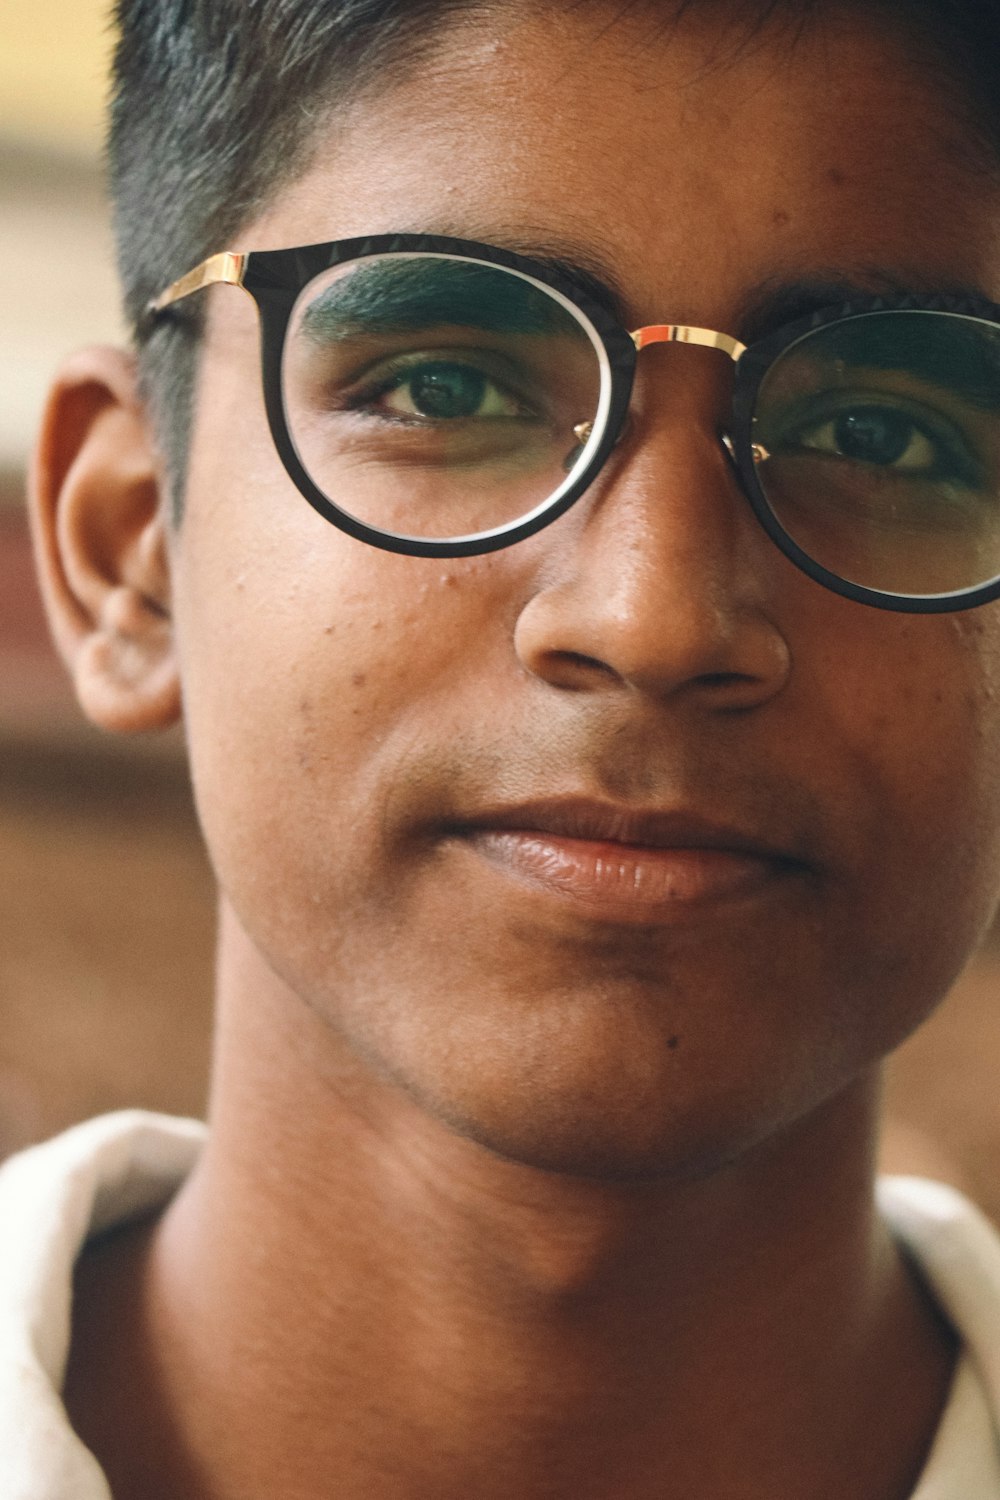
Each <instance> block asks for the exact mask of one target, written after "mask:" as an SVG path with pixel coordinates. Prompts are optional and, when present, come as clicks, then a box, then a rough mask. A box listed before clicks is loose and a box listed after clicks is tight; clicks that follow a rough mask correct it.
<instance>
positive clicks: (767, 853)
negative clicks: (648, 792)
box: [451, 799, 809, 923]
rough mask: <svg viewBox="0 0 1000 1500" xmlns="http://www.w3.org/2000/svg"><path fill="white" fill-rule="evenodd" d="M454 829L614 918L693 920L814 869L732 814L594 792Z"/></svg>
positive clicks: (532, 882)
mask: <svg viewBox="0 0 1000 1500" xmlns="http://www.w3.org/2000/svg"><path fill="white" fill-rule="evenodd" d="M451 833H452V836H453V837H455V838H457V839H458V840H460V841H461V842H463V843H464V844H465V845H466V846H467V847H468V848H469V849H470V850H471V851H472V852H473V853H474V854H476V855H477V856H478V857H479V858H480V859H482V860H484V861H485V862H486V863H487V864H488V865H489V866H490V867H491V868H492V869H493V870H494V871H496V872H498V873H499V874H501V875H502V876H505V877H507V878H508V879H510V880H513V881H514V882H516V883H518V884H520V885H522V886H528V887H532V888H534V891H535V892H536V893H537V894H538V895H539V896H542V895H546V896H549V897H551V898H555V899H556V900H558V901H562V902H563V903H572V904H575V905H577V906H578V907H579V908H581V910H583V911H584V912H586V913H587V914H588V915H590V916H592V917H594V918H604V919H607V920H611V921H625V922H629V921H635V922H645V923H649V922H655V921H669V920H671V919H676V918H686V917H689V916H691V915H693V914H696V913H698V912H699V911H702V910H703V909H705V908H708V907H712V906H715V905H718V904H720V903H727V904H728V903H731V902H733V901H737V900H740V899H744V898H747V897H751V896H754V895H759V894H760V893H762V892H764V891H766V890H769V889H771V888H773V887H775V886H776V885H777V884H780V883H785V882H787V881H788V880H789V879H790V878H793V877H795V876H801V875H803V874H804V873H806V872H807V871H808V869H809V866H808V865H807V864H806V862H805V861H804V860H803V859H802V858H801V857H799V856H798V855H797V854H796V853H794V852H793V851H792V850H791V849H790V848H785V847H781V846H778V845H775V844H774V843H773V842H772V841H771V840H770V839H769V838H767V837H762V836H760V835H759V834H758V833H756V832H754V831H752V830H747V829H744V828H741V827H740V826H738V825H736V824H730V823H728V822H726V821H724V820H723V821H719V820H716V819H713V818H709V817H705V816H702V815H700V814H697V813H694V812H691V811H683V810H677V811H663V810H658V811H651V810H650V811H643V810H636V809H631V808H627V807H622V806H616V805H615V804H612V803H605V802H598V801H590V800H578V799H567V800H555V801H549V802H533V803H524V804H521V805H518V806H511V807H505V808H502V809H499V810H496V811H491V812H488V813H485V814H483V815H479V816H476V817H475V818H474V819H472V820H470V821H469V822H468V823H464V824H461V825H458V826H456V827H453V828H452V830H451Z"/></svg>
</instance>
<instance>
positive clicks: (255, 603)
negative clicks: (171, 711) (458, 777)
mask: <svg viewBox="0 0 1000 1500" xmlns="http://www.w3.org/2000/svg"><path fill="white" fill-rule="evenodd" d="M246 451H247V452H248V453H249V454H250V455H251V457H252V467H251V468H250V469H249V471H248V472H246V473H244V477H243V481H242V485H241V484H240V483H239V482H238V481H237V480H236V478H235V477H234V476H233V475H231V474H226V473H225V472H223V468H222V465H221V464H220V463H219V462H218V461H217V460H216V459H215V457H214V455H213V454H212V453H210V452H206V451H205V450H200V451H199V450H198V449H195V451H194V453H193V461H192V469H191V483H190V486H189V492H190V500H189V508H188V512H187V515H186V517H185V521H184V527H183V531H182V534H181V538H180V546H179V549H178V558H177V577H178V587H177V592H176V601H175V607H176V616H177V629H178V636H179V642H180V650H181V655H182V669H183V679H184V702H185V720H186V726H187V733H188V739H189V746H190V755H191V765H192V776H193V780H194V785H195V791H196V795H197V799H198V805H199V810H200V813H201V818H202V822H203V826H204V829H205V834H206V839H207V841H208V845H209V848H210V851H211V854H212V858H213V862H214V864H215V868H216V873H217V875H218V878H219V880H220V883H221V885H222V887H223V889H224V890H225V891H226V893H227V894H228V896H229V897H230V899H231V901H232V903H233V905H234V907H235V908H236V910H237V912H238V913H239V914H240V916H241V918H242V919H243V920H244V924H245V925H246V926H247V927H248V928H249V929H250V930H251V932H252V934H253V936H254V937H255V938H256V939H257V940H258V942H259V943H260V945H261V946H262V947H263V948H264V949H265V951H268V952H271V953H275V952H276V951H278V950H279V949H280V950H282V951H283V953H284V954H285V960H283V966H285V963H286V961H287V963H288V964H290V965H291V966H292V967H300V966H301V967H302V968H306V969H309V970H312V971H313V972H315V971H316V970H317V966H325V965H326V964H328V963H329V961H330V957H331V954H330V952H329V951H324V945H325V944H326V945H328V944H330V943H332V942H333V941H334V935H333V933H332V931H331V928H332V923H329V922H326V923H324V922H323V921H322V920H320V921H317V908H322V909H324V910H326V911H333V910H336V911H338V912H343V911H346V910H349V909H351V908H352V906H353V907H354V908H355V909H357V910H359V911H360V907H361V904H362V903H363V902H364V901H365V900H369V901H373V903H374V905H375V906H377V907H380V908H382V909H384V907H385V904H386V902H387V901H388V900H391V899H392V889H391V887H392V882H391V881H389V880H387V879H386V871H385V861H386V851H385V846H386V837H387V836H386V832H385V825H386V822H387V820H388V812H387V809H388V808H389V806H390V804H391V801H392V799H393V797H394V796H395V795H397V783H398V780H399V776H400V768H401V767H406V766H408V765H409V764H410V763H411V762H412V760H413V759H414V756H413V753H412V747H413V746H414V745H418V746H419V745H427V746H432V745H434V744H437V745H438V746H442V747H447V745H448V743H449V741H450V740H451V739H452V738H454V737H458V736H459V735H460V733H461V723H460V718H461V717H462V716H464V717H465V718H468V717H469V715H470V713H474V711H475V707H474V705H471V706H470V699H471V698H472V697H473V696H474V695H475V692H476V683H477V682H478V683H480V684H482V683H483V682H484V681H485V682H487V683H489V682H496V681H497V680H498V679H500V678H502V677H503V675H504V674H505V673H509V672H510V671H511V663H512V656H511V653H510V633H511V632H510V629H509V628H508V624H509V622H507V623H505V620H506V614H507V613H509V609H510V605H509V603H507V604H505V602H504V599H505V598H508V599H509V596H510V592H511V591H510V584H509V579H506V577H505V575H504V572H503V570H504V568H505V567H506V568H507V569H508V571H509V567H510V564H509V562H507V563H505V562H504V560H502V559H460V560H457V561H456V562H454V563H452V562H449V561H447V560H427V559H416V558H408V557H397V556H394V555H391V554H387V553H380V552H378V551H376V550H374V549H372V548H369V547H366V546H364V545H363V544H361V543H357V542H355V541H354V540H352V539H351V538H348V537H345V536H343V535H342V534H340V533H339V532H338V531H337V530H336V529H335V528H334V527H332V526H330V525H329V524H328V523H327V522H325V521H324V520H323V519H322V518H320V517H319V516H317V515H316V514H315V513H314V512H313V511H312V510H311V508H310V507H309V505H308V504H307V502H306V501H305V500H304V499H303V498H302V497H300V496H299V495H298V494H297V492H296V491H295V490H294V488H293V487H292V486H291V484H290V482H289V481H288V480H287V478H286V477H285V476H284V472H283V471H281V472H280V473H278V474H275V472H274V465H273V461H272V459H271V457H270V455H269V454H263V453H260V452H259V451H258V449H257V448H256V447H254V446H253V445H252V444H251V443H249V442H248V445H247V450H246ZM244 496H245V497H246V499H245V500H244ZM236 517H238V518H239V524H238V526H237V525H235V523H234V518H236ZM505 630H506V634H505ZM470 641H475V643H476V650H475V652H474V653H473V652H470V650H469V645H468V643H469V642H470ZM505 643H506V644H505ZM479 691H480V692H481V691H482V688H481V687H480V689H479ZM480 706H481V705H480Z"/></svg>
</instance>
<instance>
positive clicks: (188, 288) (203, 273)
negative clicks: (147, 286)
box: [146, 250, 246, 313]
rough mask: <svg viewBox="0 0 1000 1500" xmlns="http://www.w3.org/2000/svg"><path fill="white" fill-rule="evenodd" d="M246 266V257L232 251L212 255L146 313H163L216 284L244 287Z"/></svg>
mask: <svg viewBox="0 0 1000 1500" xmlns="http://www.w3.org/2000/svg"><path fill="white" fill-rule="evenodd" d="M245 264H246V256H245V255H237V254H235V253H234V252H233V251H232V250H223V251H222V252H221V253H220V254H219V255H210V256H209V258H208V260H203V261H202V263H201V265H200V266H195V268H194V270H193V271H189V272H188V273H187V275H186V276H182V277H181V279H180V280H179V281H175V282H173V283H172V285H170V286H168V287H167V289H166V291H165V292H161V293H160V295H159V296H158V297H157V298H155V299H154V301H152V302H150V304H149V306H148V307H147V309H146V311H147V312H148V313H158V312H162V311H163V309H164V308H165V307H170V305H171V304H172V303H174V302H179V301H180V300H181V298H182V297H190V295H191V293H192V292H200V291H201V289H202V287H203V286H214V285H215V283H216V282H224V283H225V284H226V285H227V286H242V285H243V268H244V265H245Z"/></svg>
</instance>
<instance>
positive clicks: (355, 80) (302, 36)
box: [108, 0, 1000, 514]
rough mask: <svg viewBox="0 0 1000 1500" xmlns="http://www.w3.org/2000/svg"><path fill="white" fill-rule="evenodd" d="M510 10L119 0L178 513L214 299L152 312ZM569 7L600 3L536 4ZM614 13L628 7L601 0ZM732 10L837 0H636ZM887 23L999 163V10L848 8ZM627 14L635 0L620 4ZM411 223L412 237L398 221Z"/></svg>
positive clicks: (140, 231)
mask: <svg viewBox="0 0 1000 1500" xmlns="http://www.w3.org/2000/svg"><path fill="white" fill-rule="evenodd" d="M505 3H506V0H116V6H115V18H116V21H117V26H118V34H119V41H118V46H117V49H116V52H115V67H114V94H113V102H112V109H111V130H110V136H109V146H108V162H109V170H110V181H111V193H112V201H113V204H114V212H115V231H116V238H117V244H118V260H119V270H120V274H121V280H122V285H123V288H124V296H125V309H126V314H127V316H128V318H129V321H130V323H131V325H132V327H133V329H134V330H135V331H136V338H137V342H138V345H139V355H140V372H141V383H142V390H143V394H144V396H145V398H146V400H147V402H148V404H149V406H150V409H151V413H152V417H153V421H154V425H155V428H156V431H157V435H158V439H159V443H160V447H161V450H162V452H163V456H164V460H165V463H166V468H167V475H168V481H169V484H170V488H171V490H172V493H173V498H174V509H175V513H176V514H179V509H180V503H181V494H182V489H183V478H184V472H185V469H186V463H187V445H188V433H189V424H190V413H191V405H192V399H193V391H194V387H195V379H196V372H197V354H198V336H199V332H200V327H201V317H200V312H201V309H200V308H199V303H200V302H201V299H200V298H197V297H195V298H192V299H191V300H190V302H188V303H185V304H183V307H182V310H181V312H180V315H179V316H177V317H171V318H170V319H165V320H163V321H162V322H161V323H159V324H155V325H152V327H149V328H146V327H144V325H145V323H146V320H145V319H144V316H143V313H144V309H145V307H146V304H147V302H148V301H149V299H150V298H152V297H154V296H155V295H157V293H159V292H160V291H162V289H163V288H164V287H165V286H166V285H167V284H169V283H170V282H171V281H173V280H175V279H176V278H177V277H178V276H180V275H182V274H183V273H184V272H186V271H188V270H189V269H190V268H191V267H192V266H194V265H196V264H197V263H198V262H200V261H201V260H204V259H205V258H206V257H207V256H209V255H211V254H213V253H214V252H215V251H217V250H223V249H232V248H234V246H233V245H232V244H231V243H230V241H231V239H232V237H233V236H234V235H235V234H236V233H237V232H238V231H239V230H240V228H241V227H242V226H243V225H244V224H245V223H246V222H247V221H248V220H249V219H250V218H251V217H252V216H253V215H254V214H255V213H256V212H258V211H260V209H262V208H263V206H264V205H265V204H266V202H267V199H268V197H269V196H271V195H272V194H273V193H274V191H275V189H276V188H277V187H278V186H279V185H280V184H282V183H284V182H287V181H289V180H291V179H292V178H293V177H294V176H295V175H296V174H297V173H298V171H300V170H302V169H303V168H304V166H305V165H306V162H307V159H308V151H309V147H310V145H311V144H312V142H313V140H314V139H315V137H316V134H317V131H318V129H319V127H320V125H321V124H322V123H323V122H324V121H325V120H326V119H327V118H328V116H329V113H330V110H331V101H332V102H333V107H334V108H338V109H339V108H347V107H349V105H350V103H351V101H352V100H354V99H356V98H357V97H358V96H359V94H361V93H363V92H364V91H366V90H367V89H370V88H372V87H377V86H378V85H380V84H384V83H385V82H387V81H389V80H391V79H392V78H393V76H394V73H398V72H399V70H400V68H401V67H403V66H405V67H406V68H408V69H409V68H412V67H413V66H414V65H415V64H416V63H418V62H419V59H420V56H421V53H422V52H426V51H427V50H428V49H429V48H430V47H431V46H433V44H434V42H435V40H436V39H437V37H438V36H439V34H440V32H441V31H442V30H443V29H444V27H445V26H446V25H447V23H448V22H449V21H450V20H453V19H455V18H456V17H457V16H458V15H460V14H462V13H467V12H471V11H484V12H488V11H490V10H497V9H500V8H503V6H504V4H505ZM534 3H537V4H538V5H540V6H545V5H556V4H562V5H563V6H564V7H565V8H567V9H572V8H574V7H575V6H579V5H580V4H581V3H582V4H588V3H592V0H534ZM596 3H604V4H606V5H608V6H610V7H612V8H613V5H614V0H596ZM709 4H711V5H714V6H715V7H716V8H719V7H720V6H721V7H723V8H725V9H726V10H727V11H728V12H729V13H732V14H733V15H734V17H735V18H736V20H737V21H738V22H740V23H742V24H741V25H740V26H739V34H740V37H741V43H742V42H745V41H746V40H747V39H748V38H751V37H752V36H753V35H754V33H755V32H756V31H757V30H759V29H760V28H762V27H764V26H766V25H768V23H769V22H771V21H772V20H775V19H778V18H779V17H783V18H785V19H786V20H789V21H791V23H792V24H793V26H795V25H796V24H797V25H798V26H799V27H800V28H804V27H806V26H807V25H808V24H809V22H810V21H811V20H812V19H813V17H814V16H815V15H818V14H820V13H821V12H822V11H823V10H827V11H828V10H829V9H830V8H831V7H830V6H829V5H826V6H824V4H823V3H822V0H672V3H665V0H638V5H639V7H640V8H645V9H648V10H650V11H652V12H654V13H659V12H662V13H663V17H664V20H665V21H667V22H671V21H672V22H676V21H677V20H679V19H680V18H681V17H682V16H684V15H685V14H689V13H691V12H694V11H697V10H698V9H701V8H705V7H707V6H708V5H709ZM852 6H853V7H856V8H857V9H859V10H863V12H864V14H866V15H868V16H877V15H881V16H882V17H883V18H884V19H885V20H887V21H888V22H889V23H890V24H892V25H896V26H898V27H899V28H900V30H902V31H905V32H906V33H907V35H908V36H909V37H910V38H911V39H913V40H914V41H915V42H917V44H918V47H919V50H920V53H921V54H922V56H923V58H924V60H925V61H926V64H927V66H928V67H929V68H930V69H931V70H933V71H936V72H937V73H939V74H944V75H945V76H947V77H949V78H951V79H953V80H954V81H955V84H956V97H957V103H959V104H960V106H962V107H964V108H966V109H967V110H968V107H969V106H970V105H971V112H970V117H971V119H972V120H974V121H975V122H976V124H977V125H978V127H979V132H980V134H981V135H982V136H984V137H985V139H986V142H987V144H988V146H989V148H990V150H991V151H992V152H993V153H994V154H996V153H1000V45H998V25H997V21H998V13H1000V0H838V5H837V6H836V7H835V8H837V9H841V10H849V9H851V8H852ZM618 8H619V10H620V12H621V13H622V14H623V15H625V14H627V13H630V12H632V11H633V10H635V9H636V8H637V6H636V3H635V0H619V5H618ZM401 227H405V226H401Z"/></svg>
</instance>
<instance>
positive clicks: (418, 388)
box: [408, 365, 486, 417]
mask: <svg viewBox="0 0 1000 1500" xmlns="http://www.w3.org/2000/svg"><path fill="white" fill-rule="evenodd" d="M408 384H409V387H410V397H411V399H412V401H413V404H414V406H415V407H416V409H417V411H419V413H420V415H421V416H423V417H471V416H473V415H474V414H475V413H476V412H477V411H478V410H479V408H480V406H481V405H482V403H483V396H484V394H485V391H486V377H485V375H483V374H482V373H481V372H480V371H479V370H468V369H463V368H462V366H461V365H428V366H427V367H426V368H425V369H423V370H418V371H417V373H416V374H414V375H412V376H411V377H410V379H409V382H408Z"/></svg>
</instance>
